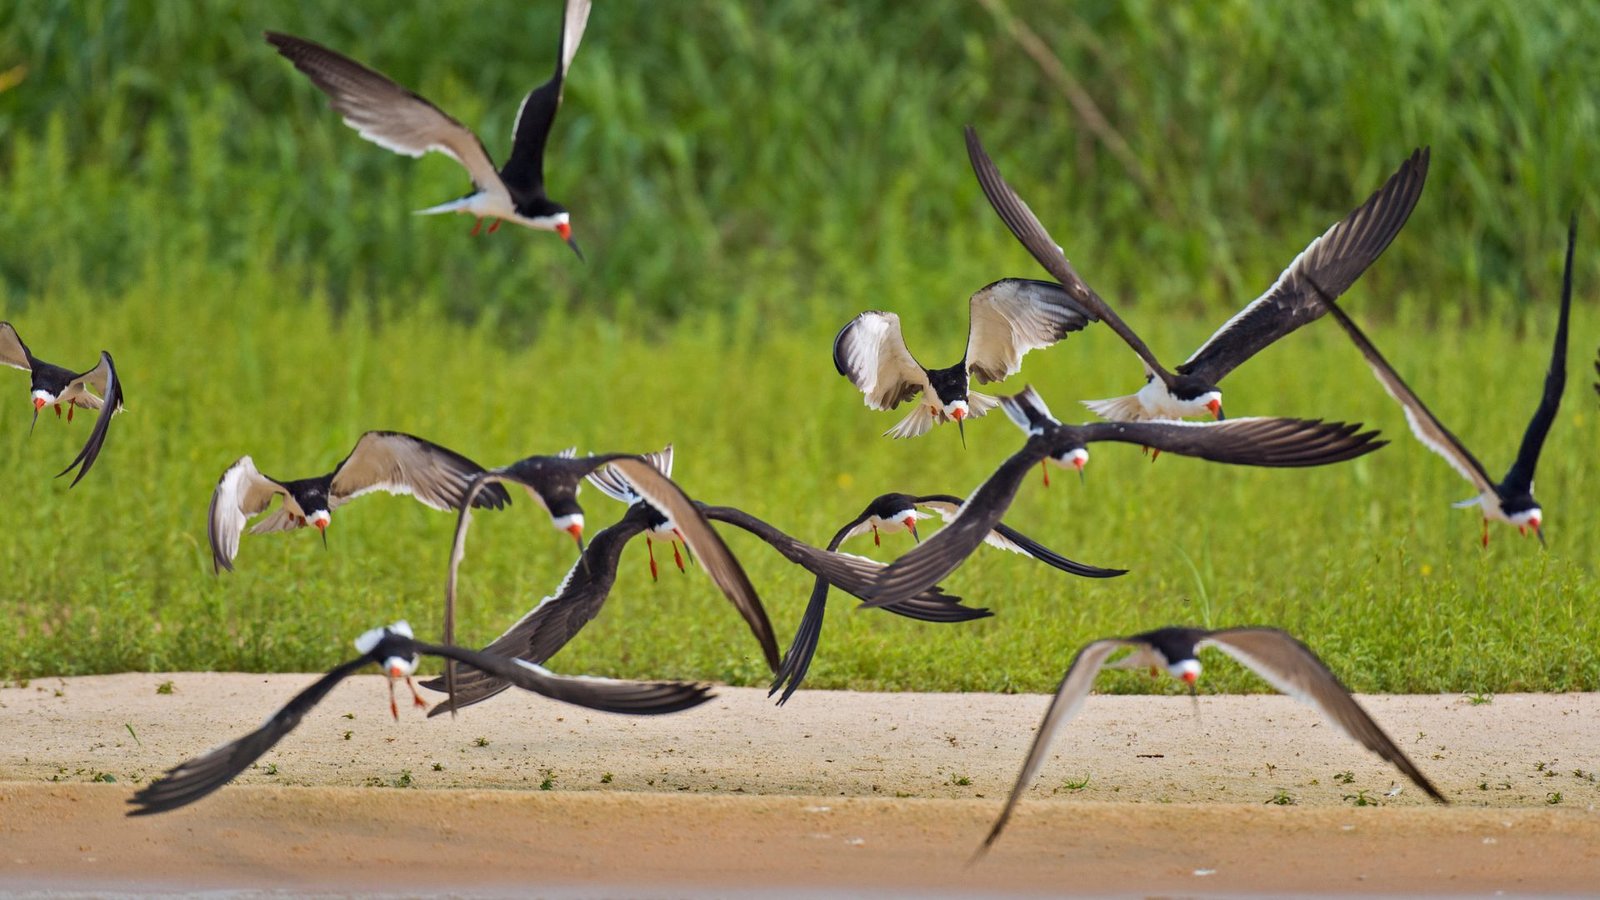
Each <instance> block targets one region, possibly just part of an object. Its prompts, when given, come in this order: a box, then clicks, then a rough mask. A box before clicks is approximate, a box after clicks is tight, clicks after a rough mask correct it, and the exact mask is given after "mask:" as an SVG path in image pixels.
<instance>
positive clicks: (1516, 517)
mask: <svg viewBox="0 0 1600 900" xmlns="http://www.w3.org/2000/svg"><path fill="white" fill-rule="evenodd" d="M1535 519H1538V520H1539V521H1540V522H1543V521H1544V510H1542V509H1540V508H1539V507H1537V506H1535V507H1534V508H1533V509H1525V510H1523V511H1522V512H1519V513H1512V514H1511V524H1513V525H1526V524H1528V523H1529V522H1532V521H1533V520H1535Z"/></svg>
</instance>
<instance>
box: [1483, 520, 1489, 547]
mask: <svg viewBox="0 0 1600 900" xmlns="http://www.w3.org/2000/svg"><path fill="white" fill-rule="evenodd" d="M1483 546H1484V548H1485V549H1487V548H1488V546H1489V520H1488V519H1484V520H1483Z"/></svg>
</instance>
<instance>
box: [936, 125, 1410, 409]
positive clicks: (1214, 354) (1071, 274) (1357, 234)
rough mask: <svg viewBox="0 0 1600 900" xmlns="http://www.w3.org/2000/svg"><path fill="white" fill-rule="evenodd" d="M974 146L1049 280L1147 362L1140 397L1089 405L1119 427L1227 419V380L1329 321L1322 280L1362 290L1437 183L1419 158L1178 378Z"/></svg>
mask: <svg viewBox="0 0 1600 900" xmlns="http://www.w3.org/2000/svg"><path fill="white" fill-rule="evenodd" d="M966 137H967V155H968V156H969V157H970V158H971V160H972V169H973V171H974V172H976V173H977V176H978V184H979V185H981V186H982V187H983V192H984V195H985V196H987V197H988V198H989V203H990V204H991V205H992V206H994V209H995V212H997V213H999V214H1000V218H1001V220H1002V221H1004V222H1005V223H1006V226H1007V227H1009V228H1010V229H1011V233H1012V234H1014V235H1016V237H1017V240H1019V241H1021V242H1022V245H1023V246H1024V247H1026V248H1027V249H1028V252H1029V253H1032V254H1033V258H1034V259H1036V260H1038V262H1039V264H1040V265H1041V266H1043V267H1044V269H1045V271H1047V272H1049V273H1050V275H1051V276H1052V277H1054V278H1055V279H1056V280H1057V281H1059V282H1061V284H1062V285H1063V286H1064V288H1065V290H1066V291H1067V293H1068V294H1069V295H1070V296H1071V297H1072V299H1073V300H1074V301H1076V302H1077V303H1078V304H1079V305H1080V306H1081V307H1083V308H1084V309H1086V310H1090V311H1091V312H1092V314H1093V315H1094V316H1095V317H1096V318H1098V319H1100V320H1103V321H1104V322H1105V323H1106V325H1107V326H1108V327H1110V328H1111V330H1112V331H1114V332H1116V333H1117V335H1118V336H1119V337H1121V338H1122V340H1123V341H1125V342H1126V343H1127V345H1128V346H1129V347H1130V348H1131V349H1132V350H1133V352H1134V353H1135V354H1137V355H1138V357H1139V359H1140V360H1141V361H1142V362H1143V363H1144V374H1145V386H1144V387H1143V388H1141V389H1140V390H1139V392H1138V393H1136V394H1130V395H1128V396H1126V397H1117V398H1114V399H1111V400H1090V401H1086V403H1085V405H1086V406H1088V407H1089V408H1090V409H1091V410H1093V411H1094V412H1095V413H1097V414H1098V415H1100V416H1101V417H1103V418H1106V419H1111V420H1113V421H1145V420H1150V419H1183V418H1188V417H1190V416H1200V415H1210V416H1212V417H1213V418H1216V419H1221V418H1222V417H1223V413H1222V389H1221V388H1220V387H1218V384H1219V383H1220V382H1221V381H1222V379H1223V377H1224V376H1226V375H1227V374H1228V373H1229V372H1232V371H1233V370H1234V369H1235V368H1238V367H1239V366H1240V365H1242V364H1243V363H1244V362H1245V361H1246V360H1248V359H1249V358H1250V357H1252V356H1254V355H1255V354H1256V353H1259V352H1260V351H1261V350H1263V349H1265V348H1266V347H1267V346H1268V345H1270V344H1272V343H1273V342H1274V341H1277V340H1279V339H1280V338H1283V337H1284V336H1286V335H1288V334H1289V333H1291V332H1293V331H1294V330H1295V329H1297V328H1299V327H1300V326H1302V325H1305V324H1308V323H1310V322H1313V321H1315V320H1316V319H1317V318H1318V317H1320V316H1321V315H1322V305H1321V304H1320V303H1319V302H1318V301H1317V298H1316V297H1315V296H1314V295H1313V293H1312V291H1311V288H1310V286H1309V281H1308V279H1309V278H1316V279H1317V281H1318V283H1320V284H1321V285H1322V287H1323V288H1324V289H1325V290H1327V291H1329V292H1331V293H1332V294H1333V295H1334V296H1336V297H1337V296H1338V295H1339V294H1341V293H1343V292H1344V291H1345V290H1347V289H1348V288H1349V287H1350V285H1352V284H1354V283H1355V280H1356V279H1357V278H1358V277H1360V275H1361V273H1362V272H1364V271H1366V269H1367V267H1368V266H1370V265H1372V263H1373V262H1374V261H1375V260H1377V258H1378V256H1379V255H1381V254H1382V253H1383V251H1384V250H1385V249H1386V248H1387V247H1388V246H1389V243H1390V241H1392V240H1394V237H1395V235H1396V234H1398V233H1399V232H1400V228H1401V226H1403V225H1405V223H1406V219H1407V218H1408V217H1410V215H1411V210H1412V208H1413V207H1415V206H1416V204H1417V198H1418V197H1420V196H1421V195H1422V185H1423V183H1424V181H1426V179H1427V176H1428V150H1427V148H1423V149H1420V150H1417V151H1415V152H1413V153H1412V154H1411V157H1410V158H1409V159H1407V160H1406V161H1405V162H1404V163H1402V164H1401V166H1400V168H1399V170H1398V171H1396V172H1395V173H1394V174H1393V175H1391V176H1389V180H1388V181H1386V182H1384V184H1383V186H1382V187H1380V188H1379V189H1378V190H1377V191H1376V192H1375V193H1374V194H1373V195H1372V196H1371V197H1368V198H1367V202H1365V203H1363V204H1361V205H1360V206H1358V207H1356V209H1355V210H1354V211H1352V212H1351V213H1350V214H1349V215H1347V216H1345V217H1344V218H1343V219H1341V220H1339V221H1338V222H1335V223H1334V224H1333V226H1332V227H1330V228H1329V229H1328V230H1327V231H1325V232H1323V233H1322V235H1321V236H1319V237H1317V238H1316V239H1315V240H1313V241H1312V242H1311V243H1310V244H1308V245H1307V246H1306V248H1305V249H1304V250H1302V251H1301V252H1300V255H1299V256H1296V257H1295V258H1294V261H1293V262H1291V263H1290V264H1289V267H1288V268H1287V269H1285V270H1284V271H1283V274H1281V275H1279V276H1278V280H1277V281H1275V282H1273V283H1272V286H1271V287H1269V288H1267V291H1266V293H1264V294H1262V295H1261V296H1260V297H1257V298H1256V299H1255V300H1253V301H1251V303H1250V304H1249V305H1248V306H1246V307H1245V308H1244V309H1242V310H1240V311H1239V312H1238V314H1236V315H1235V316H1234V317H1233V318H1231V319H1229V320H1228V321H1227V322H1224V323H1223V325H1222V327H1221V328H1219V329H1217V332H1216V333H1215V334H1213V335H1212V336H1211V337H1210V339H1209V340H1207V341H1206V342H1205V344H1204V345H1202V346H1201V347H1200V349H1198V350H1196V351H1195V352H1194V353H1193V354H1191V355H1190V357H1189V359H1188V360H1186V361H1185V362H1184V363H1183V365H1180V366H1178V367H1177V369H1175V370H1171V371H1169V370H1168V369H1167V368H1165V367H1164V366H1162V365H1161V362H1160V361H1159V360H1157V359H1156V357H1155V354H1154V353H1152V352H1151V350H1150V348H1149V347H1148V346H1147V345H1146V344H1145V342H1144V341H1143V340H1142V339H1141V338H1140V337H1139V335H1138V334H1136V333H1135V332H1134V331H1133V329H1131V328H1129V327H1128V325H1127V324H1126V323H1125V322H1123V321H1122V319H1121V318H1120V317H1119V316H1118V315H1117V314H1116V313H1115V312H1113V311H1112V309H1111V307H1110V306H1108V305H1107V304H1106V302H1105V301H1104V300H1102V299H1101V298H1100V296H1099V295H1098V294H1096V293H1095V292H1094V290H1093V289H1091V288H1090V287H1089V285H1088V284H1087V283H1085V282H1084V280H1083V279H1082V278H1081V277H1079V275H1078V273H1077V271H1076V270H1075V269H1073V267H1072V264H1071V263H1069V262H1068V261H1067V258H1066V256H1065V255H1063V253H1062V250H1061V247H1060V245H1059V244H1057V243H1056V242H1055V240H1054V239H1053V238H1051V237H1050V235H1049V233H1048V232H1047V231H1045V228H1044V226H1043V225H1042V224H1040V223H1039V219H1038V217H1037V216H1035V215H1034V214H1033V211H1032V210H1030V209H1029V208H1028V205H1027V204H1026V203H1024V202H1023V201H1022V199H1021V198H1020V197H1018V196H1017V194H1016V192H1015V191H1013V190H1012V189H1011V186H1010V185H1009V184H1007V183H1006V181H1005V179H1004V178H1002V177H1001V176H1000V170H999V169H998V168H996V167H995V164H994V161H993V160H991V159H990V158H989V155H988V154H987V153H986V152H984V149H983V145H982V144H981V143H979V141H978V134H977V132H976V131H974V130H973V128H972V126H970V125H969V126H967V128H966Z"/></svg>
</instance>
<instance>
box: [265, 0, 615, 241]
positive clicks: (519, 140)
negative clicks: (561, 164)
mask: <svg viewBox="0 0 1600 900" xmlns="http://www.w3.org/2000/svg"><path fill="white" fill-rule="evenodd" d="M589 7H590V0H567V4H566V10H565V13H564V14H563V16H562V27H561V44H560V47H559V49H558V52H557V54H556V71H555V75H553V76H551V78H550V80H549V81H547V82H545V83H544V84H541V85H539V86H538V87H536V88H534V89H533V90H532V91H531V92H529V94H528V96H527V97H525V98H523V100H522V107H521V108H520V109H519V110H518V111H517V121H516V124H515V125H513V126H512V129H511V133H512V144H511V156H510V158H509V159H507V160H506V164H505V166H503V167H502V168H500V169H498V170H497V169H496V168H495V166H494V160H493V158H492V157H490V156H489V151H488V150H487V149H486V148H485V147H484V146H483V141H481V140H479V139H478V136H477V135H476V134H473V133H472V131H471V130H470V129H468V128H467V127H466V126H465V125H462V124H461V123H460V122H458V121H456V120H455V119H453V118H451V117H450V116H449V115H448V114H446V113H445V112H444V110H441V109H440V108H439V107H437V106H434V105H433V104H432V103H430V102H428V100H427V99H425V98H423V97H422V96H420V95H418V94H416V93H414V92H412V91H410V90H407V89H406V88H404V87H401V86H400V85H398V84H396V83H395V82H394V81H392V80H390V79H389V78H388V77H387V76H385V75H383V74H381V73H379V72H376V71H373V70H372V69H369V68H367V67H366V66H363V65H362V64H360V63H358V62H356V61H355V60H353V59H350V58H349V57H347V56H344V55H342V54H340V53H336V52H334V51H332V50H329V49H328V48H326V47H323V46H321V45H320V44H316V43H313V42H311V41H308V40H306V39H305V38H298V37H295V36H293V35H288V34H279V33H277V32H273V31H269V32H266V38H267V42H268V43H270V44H272V45H273V46H274V47H276V48H277V49H278V52H279V53H280V54H282V55H283V56H284V58H286V59H288V60H289V61H290V62H292V63H294V66H295V68H297V69H299V70H300V71H302V72H304V73H305V74H306V76H307V77H309V78H310V79H311V81H312V83H313V84H315V85H316V86H317V87H318V88H320V89H321V90H322V92H323V93H325V94H327V95H328V97H329V105H331V106H332V107H333V108H334V109H335V110H336V111H337V112H338V113H339V114H340V115H341V116H343V117H344V121H345V124H346V125H349V126H350V127H351V128H354V129H355V130H356V131H357V132H359V133H360V134H361V136H362V137H364V138H366V139H367V140H369V141H371V142H373V143H374V144H377V145H378V146H380V147H383V148H385V149H388V150H393V151H394V152H396V153H403V154H405V155H406V156H422V155H423V154H424V153H427V152H428V151H430V150H433V151H437V152H439V153H443V154H445V155H446V156H449V157H450V158H451V159H454V160H455V161H456V162H458V163H460V164H461V165H462V166H463V167H464V168H466V170H467V174H469V175H471V176H472V186H473V188H474V190H473V192H472V193H470V194H467V195H466V196H464V197H461V198H460V199H457V200H452V201H450V202H448V203H441V204H439V205H438V206H431V207H429V208H427V209H423V210H418V211H417V213H418V215H433V214H436V213H452V212H459V213H465V214H467V215H470V216H473V217H475V218H476V219H477V220H478V221H477V224H476V225H474V226H473V228H472V233H473V234H477V233H478V230H479V228H481V227H482V226H483V220H484V219H492V220H493V223H492V224H491V225H490V226H489V232H490V233H491V234H492V233H494V231H496V230H497V229H498V228H499V227H500V223H501V221H508V222H515V223H516V224H518V225H522V226H525V227H527V228H533V229H536V230H540V231H554V232H555V233H556V234H558V235H560V236H561V239H562V240H564V241H566V242H567V246H569V247H571V248H572V251H573V252H574V253H576V254H578V258H579V259H582V258H583V251H581V250H579V249H578V242H577V241H576V240H575V239H574V238H573V237H572V216H571V214H570V213H569V212H568V211H567V208H566V207H564V206H562V205H561V204H559V203H556V202H555V201H554V200H551V199H550V197H549V196H548V195H547V194H546V193H545V183H544V150H545V144H546V143H547V142H548V140H549V138H550V125H551V123H553V122H554V121H555V118H556V110H558V109H559V108H560V106H561V88H562V85H563V83H564V82H565V80H566V76H567V69H568V67H570V66H571V65H572V57H573V56H574V55H575V54H576V53H577V52H578V43H579V41H581V40H582V39H583V31H584V27H585V26H586V25H587V24H588V22H589Z"/></svg>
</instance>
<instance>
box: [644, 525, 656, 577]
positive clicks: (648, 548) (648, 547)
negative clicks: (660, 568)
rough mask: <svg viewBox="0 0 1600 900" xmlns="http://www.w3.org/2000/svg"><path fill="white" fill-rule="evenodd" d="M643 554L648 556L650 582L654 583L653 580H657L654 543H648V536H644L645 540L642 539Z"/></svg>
mask: <svg viewBox="0 0 1600 900" xmlns="http://www.w3.org/2000/svg"><path fill="white" fill-rule="evenodd" d="M644 552H646V553H648V554H650V580H651V581H655V580H657V579H656V546H655V544H654V543H652V542H651V541H650V536H649V535H645V538H644Z"/></svg>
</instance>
